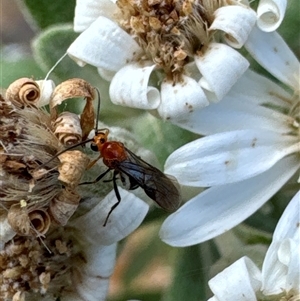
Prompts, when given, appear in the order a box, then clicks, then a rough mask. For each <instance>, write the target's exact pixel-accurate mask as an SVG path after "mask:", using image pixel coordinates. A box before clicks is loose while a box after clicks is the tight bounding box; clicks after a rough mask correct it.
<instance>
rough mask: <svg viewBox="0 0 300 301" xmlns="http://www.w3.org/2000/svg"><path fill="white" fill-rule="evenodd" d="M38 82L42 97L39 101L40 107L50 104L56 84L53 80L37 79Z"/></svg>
mask: <svg viewBox="0 0 300 301" xmlns="http://www.w3.org/2000/svg"><path fill="white" fill-rule="evenodd" d="M36 83H37V84H38V86H39V87H40V93H41V96H40V99H39V102H38V106H39V107H43V106H46V105H48V104H49V102H50V99H51V95H52V93H53V91H54V89H55V84H54V82H53V81H52V80H37V81H36Z"/></svg>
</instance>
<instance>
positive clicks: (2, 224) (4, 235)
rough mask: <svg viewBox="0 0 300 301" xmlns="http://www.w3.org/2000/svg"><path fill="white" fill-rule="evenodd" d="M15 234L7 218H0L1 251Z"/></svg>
mask: <svg viewBox="0 0 300 301" xmlns="http://www.w3.org/2000/svg"><path fill="white" fill-rule="evenodd" d="M15 235H16V232H15V231H14V230H13V228H12V227H11V225H10V224H9V222H8V220H7V218H1V220H0V251H2V249H3V247H4V245H5V243H7V242H8V241H9V240H11V239H12V238H13V237H14V236H15Z"/></svg>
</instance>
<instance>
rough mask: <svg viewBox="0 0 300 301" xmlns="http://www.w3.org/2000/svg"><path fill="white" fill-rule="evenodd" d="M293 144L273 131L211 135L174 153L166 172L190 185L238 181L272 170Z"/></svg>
mask: <svg viewBox="0 0 300 301" xmlns="http://www.w3.org/2000/svg"><path fill="white" fill-rule="evenodd" d="M294 143H296V142H294ZM290 145H293V141H292V140H290V139H288V138H286V139H282V135H281V134H278V133H276V132H272V131H259V130H257V131H253V130H241V131H234V132H226V133H220V134H215V135H210V136H207V137H204V138H200V139H198V140H195V141H192V142H190V143H188V144H186V145H184V146H182V147H180V148H179V149H177V150H176V151H174V152H173V153H172V154H171V155H170V156H169V157H168V159H167V160H166V163H165V172H166V173H167V174H170V175H172V176H174V177H176V178H177V180H178V181H179V183H180V184H182V185H188V186H200V187H207V186H214V185H223V184H226V183H232V182H238V181H241V180H244V179H247V178H249V177H253V176H256V175H257V174H260V173H262V172H264V171H266V170H268V169H269V168H271V167H272V166H273V165H274V164H275V163H276V162H277V161H279V160H280V159H281V158H282V157H284V156H286V155H288V154H289V150H290Z"/></svg>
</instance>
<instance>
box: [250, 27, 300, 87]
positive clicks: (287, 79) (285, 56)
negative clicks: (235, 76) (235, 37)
mask: <svg viewBox="0 0 300 301" xmlns="http://www.w3.org/2000/svg"><path fill="white" fill-rule="evenodd" d="M245 48H246V49H247V50H248V51H249V52H250V54H251V55H252V56H253V58H254V59H255V60H256V61H257V62H258V63H259V64H260V65H261V66H263V67H264V68H266V69H267V70H268V71H269V72H270V73H271V74H272V75H274V76H275V77H276V78H277V79H279V80H280V81H282V82H283V83H285V84H286V85H288V86H289V87H291V88H292V89H293V90H294V91H298V90H299V68H300V65H299V61H298V59H297V57H296V56H295V55H294V53H293V52H292V51H291V49H290V48H289V47H288V45H287V44H286V43H285V41H284V40H283V39H282V37H281V36H280V35H279V34H278V33H277V32H270V33H265V32H262V31H261V30H259V29H258V28H257V27H254V28H253V30H252V32H251V34H250V35H249V38H248V40H247V42H246V43H245Z"/></svg>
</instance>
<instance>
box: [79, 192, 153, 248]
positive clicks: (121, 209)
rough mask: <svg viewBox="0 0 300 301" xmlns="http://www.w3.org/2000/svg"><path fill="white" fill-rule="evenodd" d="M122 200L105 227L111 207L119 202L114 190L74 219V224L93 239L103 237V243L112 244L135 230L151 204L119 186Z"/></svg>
mask: <svg viewBox="0 0 300 301" xmlns="http://www.w3.org/2000/svg"><path fill="white" fill-rule="evenodd" d="M118 189H119V192H120V196H121V202H120V204H119V205H118V206H117V207H116V208H115V209H114V210H113V212H112V213H111V215H110V217H109V219H108V222H107V225H106V226H105V227H103V224H104V222H105V220H106V217H107V214H108V213H109V211H110V209H111V207H112V206H113V205H114V204H116V203H117V199H116V195H115V192H114V191H113V190H112V191H111V192H110V193H109V194H108V195H107V196H106V197H105V198H104V199H103V200H102V201H101V202H99V203H98V204H97V205H96V206H95V207H94V208H93V209H92V210H90V211H89V212H88V213H87V214H85V215H83V216H81V217H79V218H77V219H76V220H74V226H75V227H76V228H78V229H79V230H80V231H82V233H90V238H91V240H94V239H95V237H101V244H103V245H110V244H112V243H114V242H117V241H119V240H121V239H123V238H124V237H126V236H127V235H128V234H130V233H131V232H132V231H133V230H135V229H136V228H137V227H138V226H139V225H140V224H141V222H142V221H143V219H144V217H145V216H146V214H147V212H148V209H149V206H148V205H147V204H146V203H145V202H143V201H142V200H141V199H139V198H138V197H136V196H135V195H134V194H132V193H130V192H128V191H126V190H124V189H122V188H121V187H118Z"/></svg>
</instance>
